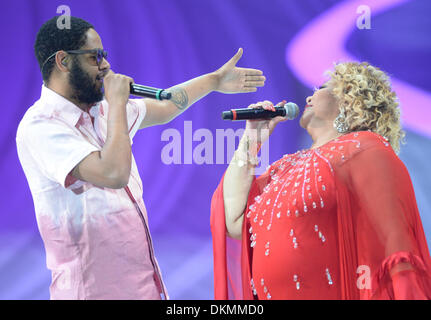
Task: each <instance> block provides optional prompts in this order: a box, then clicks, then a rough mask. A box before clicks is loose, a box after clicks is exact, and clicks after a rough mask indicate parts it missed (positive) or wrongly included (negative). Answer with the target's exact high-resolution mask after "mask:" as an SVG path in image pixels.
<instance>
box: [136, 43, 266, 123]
mask: <svg viewBox="0 0 431 320" xmlns="http://www.w3.org/2000/svg"><path fill="white" fill-rule="evenodd" d="M242 53H243V50H242V48H240V49H239V50H238V52H237V53H236V54H235V55H234V56H233V57H232V58H231V59H230V60H229V61H228V62H227V63H225V64H224V65H223V66H222V67H221V68H220V69H218V70H217V71H214V72H212V73H208V74H205V75H202V76H200V77H197V78H194V79H191V80H189V81H187V82H184V83H181V84H179V85H176V86H174V87H171V88H169V89H168V91H169V92H171V94H172V98H171V99H170V100H162V101H158V100H154V99H145V103H146V107H147V112H146V115H145V118H144V120H143V121H142V123H141V125H140V127H139V128H140V129H142V128H146V127H151V126H154V125H159V124H164V123H168V122H169V121H171V120H173V119H174V118H176V117H177V116H178V115H180V114H181V113H182V112H184V111H185V110H186V109H187V108H188V107H190V106H191V105H192V104H193V103H195V102H196V101H198V100H200V99H202V98H203V97H205V96H206V95H207V94H209V93H210V92H212V91H217V92H221V93H246V92H255V91H256V90H257V87H263V85H264V84H265V77H264V76H263V72H262V71H260V70H257V69H249V68H238V67H236V64H237V62H238V61H239V59H240V58H241V56H242Z"/></svg>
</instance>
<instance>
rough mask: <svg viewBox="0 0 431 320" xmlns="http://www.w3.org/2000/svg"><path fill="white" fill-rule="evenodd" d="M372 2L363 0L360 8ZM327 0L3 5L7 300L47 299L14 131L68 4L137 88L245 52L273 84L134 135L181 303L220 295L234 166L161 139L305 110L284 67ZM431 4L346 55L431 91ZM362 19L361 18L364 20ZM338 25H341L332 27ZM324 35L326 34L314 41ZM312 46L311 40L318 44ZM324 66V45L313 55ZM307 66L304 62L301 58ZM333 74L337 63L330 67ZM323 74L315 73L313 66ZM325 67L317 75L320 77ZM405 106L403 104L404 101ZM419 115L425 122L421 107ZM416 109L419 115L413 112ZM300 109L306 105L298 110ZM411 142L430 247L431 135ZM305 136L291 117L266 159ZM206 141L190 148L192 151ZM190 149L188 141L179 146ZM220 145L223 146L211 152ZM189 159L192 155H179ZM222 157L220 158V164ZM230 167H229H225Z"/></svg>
mask: <svg viewBox="0 0 431 320" xmlns="http://www.w3.org/2000/svg"><path fill="white" fill-rule="evenodd" d="M367 2H369V3H372V2H374V1H365V0H364V1H362V2H361V4H365V5H366V4H367ZM339 3H340V1H335V0H333V1H331V0H303V1H290V0H278V1H275V0H267V1H262V0H206V1H199V0H177V1H174V0H141V1H133V0H124V1H113V0H109V1H106V0H105V1H90V0H87V1H51V0H50V1H41V0H40V1H25V0H16V1H2V2H0V32H1V34H0V39H1V40H2V49H1V50H0V70H1V75H2V76H1V80H0V81H1V83H0V88H1V97H2V100H1V101H2V103H1V107H2V116H1V118H0V127H1V135H0V148H1V149H0V150H1V155H2V156H1V158H0V177H1V181H2V184H1V193H0V299H47V298H49V291H48V287H49V284H50V272H49V271H48V270H47V269H46V266H45V252H44V248H43V243H42V241H41V239H40V236H39V233H38V229H37V225H36V221H35V217H34V208H33V202H32V197H31V194H30V191H29V188H28V185H27V181H26V179H25V176H24V173H23V171H22V168H21V166H20V164H19V161H18V157H17V153H16V146H15V134H16V129H17V126H18V123H19V121H20V119H21V118H22V116H23V114H24V113H25V111H26V110H27V108H28V107H30V106H31V105H32V104H33V103H34V102H35V101H36V100H37V99H38V98H39V96H40V89H41V85H42V80H41V75H40V72H39V68H38V65H37V62H36V59H35V57H34V53H33V43H34V40H35V35H36V33H37V31H38V29H39V27H40V26H41V25H42V23H43V22H45V21H46V20H48V19H49V18H51V17H52V16H54V15H57V13H56V10H57V7H58V6H60V5H68V6H69V7H70V8H71V14H72V15H73V16H78V17H81V18H83V19H86V20H88V21H89V22H91V23H92V24H93V25H94V26H95V28H96V31H97V32H98V33H99V34H100V36H101V38H102V42H103V45H104V47H105V49H106V50H108V52H109V62H110V63H111V66H112V68H113V70H115V71H116V72H120V73H123V74H127V75H130V76H132V77H133V78H134V79H135V81H136V82H137V83H140V84H145V85H149V86H155V87H169V86H172V85H175V84H178V83H181V82H183V81H186V80H188V79H190V78H193V77H196V76H199V75H201V74H203V73H207V72H211V71H214V70H216V69H217V68H219V67H220V66H221V65H222V64H223V63H225V62H226V61H227V60H228V59H229V58H230V57H231V56H232V55H234V54H235V52H236V51H237V50H238V48H239V47H242V48H244V55H243V57H242V59H241V60H240V61H239V63H238V65H239V66H242V67H252V68H258V69H261V70H262V71H263V72H264V74H265V76H266V77H267V81H266V85H265V87H264V88H260V89H259V90H258V92H257V93H252V94H238V95H223V94H219V93H212V94H210V95H209V96H207V97H206V98H204V99H203V100H201V101H199V102H198V103H196V104H195V105H194V106H193V107H192V108H190V109H189V110H188V111H187V112H186V113H184V114H183V115H181V116H180V117H178V118H177V119H175V120H174V121H173V122H171V123H169V124H167V125H164V126H157V127H153V128H148V129H145V130H142V131H140V132H138V133H137V135H136V137H135V139H134V144H133V152H134V155H135V159H136V162H137V165H138V168H139V171H140V173H141V177H142V181H143V187H144V200H145V202H146V205H147V209H148V214H149V223H150V229H151V230H152V235H153V239H154V246H155V251H156V255H157V257H158V260H159V263H160V265H161V268H162V273H163V275H164V279H165V282H166V284H167V287H168V291H169V292H170V296H171V298H173V299H212V298H213V282H212V281H213V278H212V245H211V236H210V227H209V216H210V210H209V209H210V201H211V196H212V193H213V191H214V189H215V188H216V186H217V184H218V182H219V179H220V177H221V175H222V174H223V172H224V170H225V169H226V167H227V165H226V164H223V165H222V164H204V165H198V164H182V165H165V164H163V163H162V161H161V156H160V155H161V150H162V148H163V147H164V146H165V145H166V144H167V142H164V141H161V135H162V132H163V131H164V130H166V129H168V128H175V129H177V130H178V131H179V132H180V133H181V135H182V136H183V137H184V135H183V132H184V121H192V126H193V132H195V131H196V130H198V129H201V128H206V129H209V130H210V131H211V132H212V133H213V137H214V141H213V143H214V146H215V132H216V129H227V128H233V129H238V128H242V127H243V125H244V123H231V122H223V121H222V120H221V118H220V114H221V111H223V110H226V109H228V108H231V107H232V108H233V107H246V106H248V105H249V104H250V103H253V102H256V101H262V100H271V101H273V102H274V103H276V102H278V101H281V100H282V99H286V100H288V101H294V102H296V103H297V104H298V105H299V106H300V107H301V109H302V107H303V106H304V101H305V98H306V97H307V96H308V95H310V94H311V93H312V90H311V89H312V88H310V87H308V86H307V85H306V84H305V83H302V82H301V81H300V80H298V78H297V77H296V76H295V74H294V73H293V72H292V71H291V69H290V68H289V65H288V63H287V62H286V58H285V55H286V50H287V49H286V48H288V45H289V43H290V41H291V40H292V39H293V38H294V37H295V36H296V35H297V34H298V33H299V32H300V31H301V30H302V29H303V28H304V27H306V26H307V25H309V24H310V23H312V21H313V19H315V18H317V17H319V16H321V15H322V14H324V13H325V12H327V11H330V10H332V8H334V6H336V5H338V4H339ZM430 12H431V2H430V1H427V0H415V1H408V2H405V3H402V4H400V5H398V6H395V7H393V8H390V9H388V10H386V11H384V12H381V13H379V14H378V15H376V16H373V12H372V11H371V14H372V17H371V23H372V25H371V29H370V30H359V29H357V28H353V29H352V32H351V34H350V36H349V37H348V39H347V41H346V43H345V49H346V50H347V51H348V52H349V53H350V54H351V55H352V56H354V57H356V59H358V60H360V61H363V60H366V61H369V62H371V63H372V64H375V65H377V66H379V67H381V68H382V69H384V70H386V71H387V72H389V73H390V74H391V75H392V76H393V77H395V78H397V79H400V80H403V81H405V82H407V83H409V84H410V85H412V86H414V87H416V88H417V89H419V90H420V91H421V92H425V93H428V94H429V93H430V92H431V82H430V81H429V74H430V71H431V70H430V69H431V68H430V66H431V62H430V59H429V57H430V56H431V37H430V36H429V35H430V34H431V19H430V18H429V13H430ZM358 16H359V15H358ZM334 28H336V24H335V25H334ZM313 36H314V37H327V38H328V45H330V44H329V42H330V37H331V35H330V34H315V35H313ZM309 41H310V48H312V47H313V46H312V43H313V39H312V38H310V39H309ZM313 50H315V52H313V53H314V58H315V59H319V58H320V56H319V49H318V48H317V49H316V48H314V49H313ZM303 65H304V66H306V65H307V61H303ZM327 68H331V65H328V66H327ZM316 72H317V71H316ZM319 72H320V71H319ZM401 102H403V101H401ZM410 102H411V103H410V104H409V108H410V109H409V110H411V111H412V113H413V114H415V115H416V116H417V117H424V116H429V114H427V115H424V114H422V113H420V112H419V109H415V104H414V103H413V102H412V101H410ZM415 110H418V111H417V112H416V113H415ZM301 111H302V110H301ZM406 130H407V145H405V146H404V147H403V148H402V151H401V154H400V158H401V159H402V160H403V161H404V163H405V164H406V166H407V168H408V170H409V172H410V175H411V178H412V181H413V185H414V188H415V192H416V197H417V202H418V207H419V210H420V213H421V216H422V222H423V225H424V228H425V232H426V235H427V239H428V242H429V243H431V217H430V213H431V198H430V197H429V196H428V194H427V191H428V190H431V171H430V170H429V168H428V159H430V156H431V136H430V135H429V134H427V133H426V132H423V131H420V130H416V129H415V127H414V125H409V126H408V127H406ZM310 141H311V140H310V138H309V137H308V135H307V133H306V132H305V131H304V130H303V129H301V128H300V127H299V125H298V121H290V122H288V123H284V124H282V125H280V126H279V127H278V128H277V129H276V130H275V132H274V134H273V136H272V138H271V140H270V147H269V150H270V162H273V161H275V160H277V159H278V158H279V157H281V156H282V155H283V154H285V153H290V152H295V151H296V150H297V149H298V148H306V147H308V146H309V144H310ZM199 143H200V142H199V141H195V142H193V146H196V145H198V144H199ZM181 150H182V152H184V145H182V146H181ZM214 150H215V149H214ZM183 156H184V155H183ZM215 156H216V154H215V151H214V157H213V160H214V163H215ZM225 163H227V162H226V160H225Z"/></svg>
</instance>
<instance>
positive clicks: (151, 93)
mask: <svg viewBox="0 0 431 320" xmlns="http://www.w3.org/2000/svg"><path fill="white" fill-rule="evenodd" d="M130 94H133V95H135V96H140V97H147V98H153V99H157V100H163V99H167V100H169V99H170V98H171V96H172V94H171V93H170V92H169V91H166V90H164V89H157V88H152V87H146V86H143V85H140V84H136V83H131V84H130Z"/></svg>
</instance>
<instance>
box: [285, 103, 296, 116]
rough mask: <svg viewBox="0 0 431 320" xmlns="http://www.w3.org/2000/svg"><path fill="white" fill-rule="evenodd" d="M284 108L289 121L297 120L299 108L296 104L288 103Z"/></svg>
mask: <svg viewBox="0 0 431 320" xmlns="http://www.w3.org/2000/svg"><path fill="white" fill-rule="evenodd" d="M284 108H285V109H286V117H287V118H288V119H289V120H293V119H295V118H296V117H297V116H298V114H299V108H298V106H297V104H296V103H293V102H288V103H286V104H285V105H284Z"/></svg>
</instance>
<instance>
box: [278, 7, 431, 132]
mask: <svg viewBox="0 0 431 320" xmlns="http://www.w3.org/2000/svg"><path fill="white" fill-rule="evenodd" d="M407 1H408V0H379V1H369V3H367V1H364V0H351V1H344V2H342V3H340V4H338V5H336V6H334V7H332V8H331V9H330V10H328V11H326V12H324V13H323V14H321V15H320V16H319V17H317V18H316V19H314V20H313V21H312V22H311V23H310V24H308V25H307V26H306V27H305V28H304V29H303V30H301V31H300V32H299V33H298V34H297V35H296V36H295V38H294V39H293V40H292V41H291V42H290V43H289V44H288V46H287V48H286V63H287V65H288V67H289V68H290V69H291V70H292V72H293V73H294V74H295V75H296V77H297V78H298V79H299V80H301V81H302V82H303V83H304V84H306V85H307V86H309V87H313V86H318V85H320V84H321V83H322V82H323V81H324V80H325V77H324V75H323V73H324V71H326V70H328V69H330V68H331V67H332V65H333V63H334V62H338V61H357V58H355V57H354V56H352V55H351V54H349V53H348V52H347V51H346V49H345V47H344V46H345V43H346V41H347V38H348V37H349V35H350V34H351V32H352V31H353V30H354V28H356V20H357V19H358V17H359V16H360V14H358V13H356V10H357V8H358V7H359V6H360V5H367V6H368V7H369V8H370V10H371V28H372V27H373V21H372V16H375V15H377V14H378V13H380V12H382V11H385V10H388V9H390V8H392V7H394V6H397V5H400V4H403V3H405V2H407ZM364 32H366V30H364ZM391 82H392V88H393V89H394V91H395V92H396V93H397V95H398V98H399V100H400V107H401V111H402V114H401V120H402V122H403V126H404V127H406V128H408V129H409V130H412V131H415V132H418V133H420V134H423V135H426V136H428V137H431V126H430V125H429V119H431V108H430V106H431V94H430V93H429V92H426V91H424V90H421V89H419V88H417V87H414V86H412V85H410V84H408V83H406V82H403V81H401V80H399V79H396V78H391Z"/></svg>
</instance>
